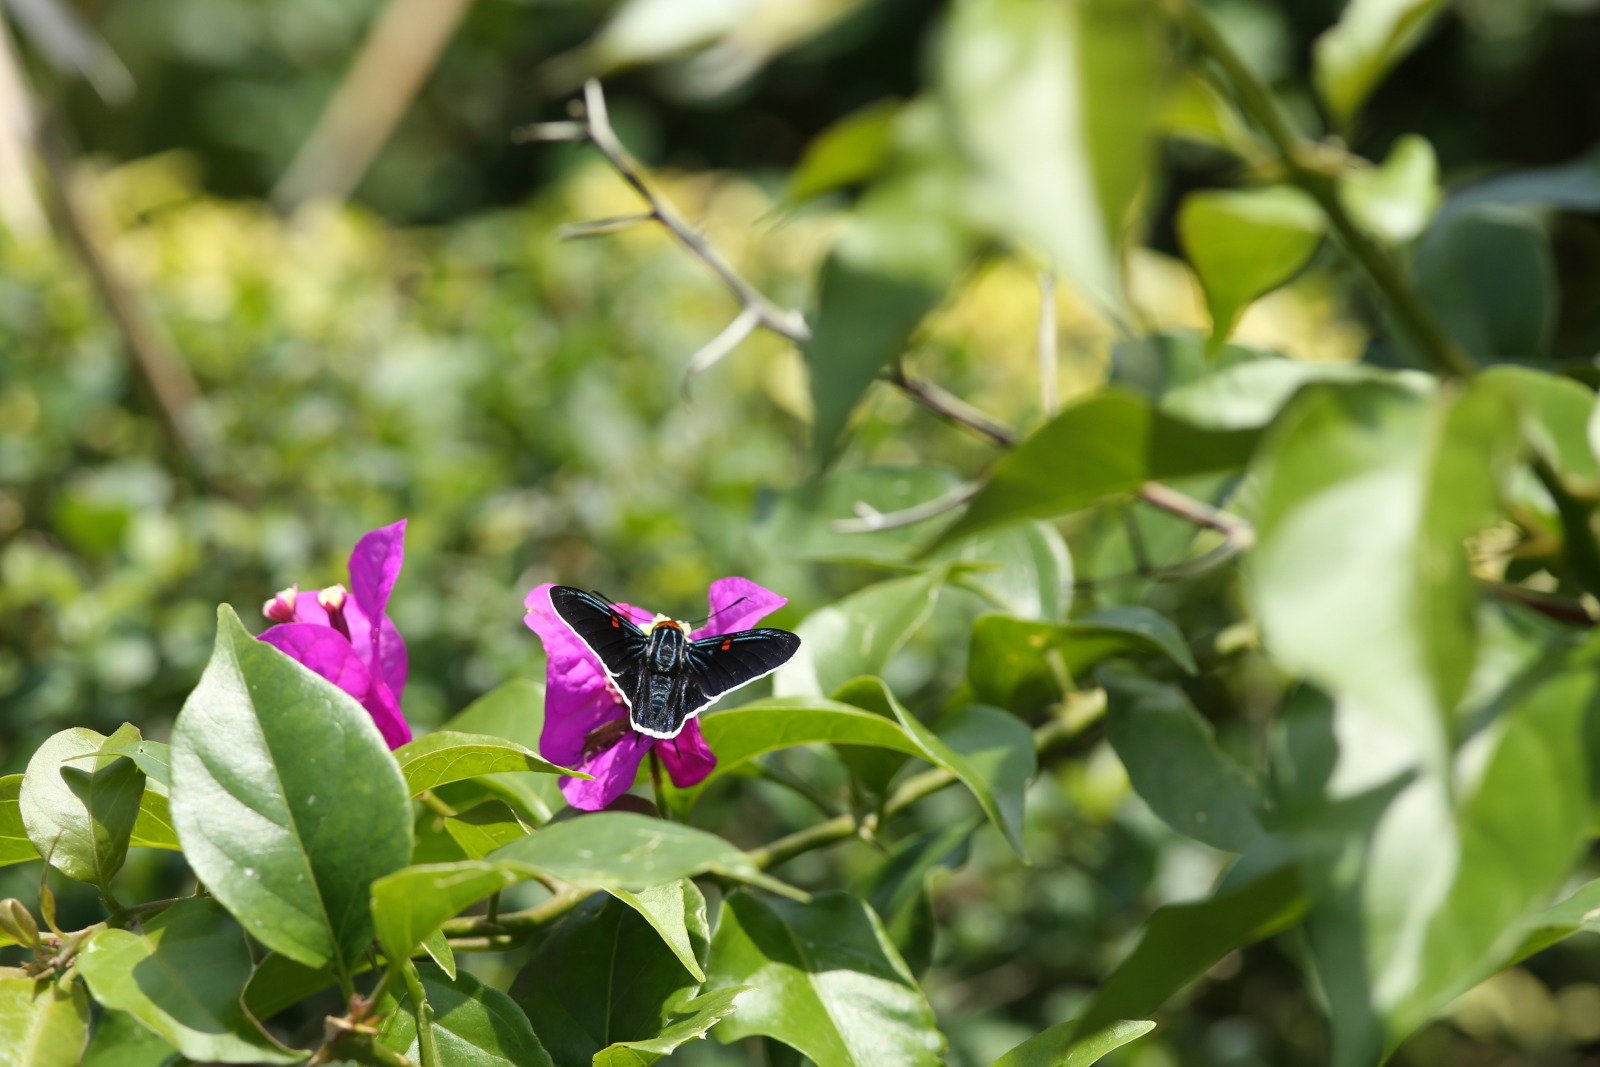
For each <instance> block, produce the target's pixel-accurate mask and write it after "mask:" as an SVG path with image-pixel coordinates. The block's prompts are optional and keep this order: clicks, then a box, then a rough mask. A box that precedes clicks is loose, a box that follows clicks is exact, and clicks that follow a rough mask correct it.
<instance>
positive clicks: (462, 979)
mask: <svg viewBox="0 0 1600 1067" xmlns="http://www.w3.org/2000/svg"><path fill="white" fill-rule="evenodd" d="M417 971H418V975H419V977H420V979H421V986H422V989H423V991H424V995H425V997H426V999H427V1002H428V1007H429V1008H430V1009H431V1017H432V1028H433V1033H432V1035H431V1037H432V1044H433V1047H434V1048H436V1049H437V1051H438V1055H439V1058H438V1059H437V1060H436V1061H434V1062H437V1063H439V1064H440V1065H441V1067H444V1065H448V1067H551V1065H550V1054H549V1053H547V1052H546V1051H545V1050H544V1046H543V1045H542V1044H540V1042H539V1038H538V1036H537V1035H535V1034H534V1032H533V1027H532V1026H531V1025H530V1024H529V1022H528V1017H527V1016H526V1015H524V1014H523V1013H522V1009H520V1008H518V1007H517V1005H516V1002H515V1001H513V1000H512V999H511V998H510V997H508V996H506V995H505V994H504V993H502V992H500V991H499V990H498V989H494V988H492V987H490V986H487V985H484V984H483V982H481V981H479V980H478V979H477V978H475V977H473V976H472V975H471V974H468V973H466V972H462V973H461V974H457V975H448V974H445V973H444V972H442V971H440V970H438V969H436V968H433V967H428V966H421V967H418V968H417ZM382 1010H384V1012H385V1015H384V1020H383V1036H382V1038H381V1040H382V1042H383V1044H384V1045H385V1046H387V1047H389V1048H391V1049H393V1050H395V1051H396V1052H398V1053H400V1054H401V1055H403V1056H405V1057H407V1058H408V1059H409V1060H411V1062H412V1063H423V1062H426V1059H425V1058H424V1056H423V1054H422V1051H421V1044H422V1042H421V1040H420V1037H419V1035H418V1033H417V1020H416V1014H415V1010H414V1008H413V1007H412V1004H411V1000H410V995H409V993H406V994H404V995H402V996H399V997H398V998H396V999H395V1000H392V1001H389V1002H387V1003H386V1004H385V1005H383V1008H382Z"/></svg>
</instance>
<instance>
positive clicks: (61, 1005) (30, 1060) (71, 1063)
mask: <svg viewBox="0 0 1600 1067" xmlns="http://www.w3.org/2000/svg"><path fill="white" fill-rule="evenodd" d="M88 1043H89V994H88V993H87V992H86V991H85V990H84V988H83V983H82V982H77V981H67V980H59V981H35V980H33V979H31V978H0V1067H78V1059H79V1057H81V1056H82V1055H83V1050H84V1047H85V1046H86V1045H88Z"/></svg>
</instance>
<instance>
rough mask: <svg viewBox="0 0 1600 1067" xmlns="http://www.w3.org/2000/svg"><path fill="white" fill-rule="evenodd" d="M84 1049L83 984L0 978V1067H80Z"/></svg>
mask: <svg viewBox="0 0 1600 1067" xmlns="http://www.w3.org/2000/svg"><path fill="white" fill-rule="evenodd" d="M47 743H48V742H47ZM88 1044H89V994H88V993H87V992H85V991H84V988H83V983H82V982H75V981H65V980H57V981H34V980H33V979H31V978H0V1067H78V1060H79V1058H80V1057H81V1056H82V1055H83V1050H84V1048H85V1047H86V1046H87V1045H88Z"/></svg>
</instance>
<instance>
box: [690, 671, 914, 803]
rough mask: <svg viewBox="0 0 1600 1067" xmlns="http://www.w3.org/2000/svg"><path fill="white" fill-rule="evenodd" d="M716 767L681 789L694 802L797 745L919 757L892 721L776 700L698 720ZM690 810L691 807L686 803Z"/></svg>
mask: <svg viewBox="0 0 1600 1067" xmlns="http://www.w3.org/2000/svg"><path fill="white" fill-rule="evenodd" d="M700 729H701V732H702V733H704V735H705V739H706V744H708V745H710V746H711V751H713V752H715V753H716V754H717V765H716V766H715V767H714V768H712V770H711V773H710V774H709V775H707V776H706V779H705V780H704V781H702V782H701V783H700V784H699V785H696V786H693V787H691V788H689V789H686V790H682V792H683V793H684V794H685V795H686V797H687V803H688V804H692V803H694V801H695V800H696V799H698V798H699V796H700V794H701V793H703V792H704V791H705V790H706V788H707V787H708V786H710V784H711V783H712V782H714V781H716V780H717V779H718V778H721V777H722V776H723V775H725V774H728V773H730V772H732V771H733V770H734V769H735V768H737V767H740V766H743V765H744V764H746V763H748V762H749V761H751V760H753V759H755V758H756V757H757V756H760V755H763V754H765V753H768V752H775V751H777V750H778V749H783V748H791V747H793V746H795V745H813V744H833V745H866V746H872V747H876V748H887V749H892V750H894V751H897V752H904V753H906V754H907V755H912V756H916V755H921V752H922V750H921V749H920V748H919V747H918V746H917V743H916V742H915V741H913V740H912V739H911V738H909V737H907V736H906V732H905V731H904V730H903V729H901V728H900V725H899V724H898V723H896V722H894V721H893V720H892V719H886V718H884V717H883V716H881V715H876V714H873V713H872V712H869V711H863V710H861V709H860V708H858V707H854V706H852V705H850V704H846V703H842V702H840V701H834V700H823V699H820V698H818V697H773V698H771V699H770V700H758V701H756V702H755V703H753V704H745V705H743V706H741V707H737V708H729V709H728V710H726V711H719V712H716V713H714V714H711V715H706V716H704V717H702V718H701V720H700ZM686 806H687V805H686Z"/></svg>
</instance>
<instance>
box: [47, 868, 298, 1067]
mask: <svg viewBox="0 0 1600 1067" xmlns="http://www.w3.org/2000/svg"><path fill="white" fill-rule="evenodd" d="M78 969H79V971H80V973H82V975H83V977H84V980H85V981H86V982H88V983H89V989H90V991H91V992H92V993H93V994H94V998H95V1000H97V1001H99V1002H100V1003H101V1004H103V1005H105V1006H106V1007H108V1008H113V1009H116V1010H118V1011H125V1012H127V1013H128V1014H130V1015H132V1016H133V1017H134V1018H136V1019H138V1020H139V1021H140V1022H142V1023H144V1024H145V1025H146V1026H148V1027H149V1028H150V1029H151V1030H154V1031H155V1032H156V1033H158V1034H160V1035H161V1036H162V1037H164V1038H166V1039H167V1040H168V1041H170V1042H172V1044H173V1045H174V1046H175V1047H176V1048H177V1049H178V1051H179V1052H181V1053H183V1054H184V1055H185V1056H187V1057H189V1058H190V1059H191V1060H195V1061H208V1060H209V1061H216V1062H220V1063H295V1062H298V1061H300V1060H303V1059H305V1058H306V1054H305V1053H303V1052H298V1051H295V1050H291V1049H285V1048H283V1047H282V1046H280V1045H279V1044H278V1043H277V1042H275V1041H273V1040H272V1039H271V1038H270V1037H268V1036H267V1035H266V1033H264V1032H263V1031H262V1030H261V1028H260V1027H259V1026H258V1025H256V1023H255V1022H254V1021H253V1020H252V1019H251V1018H250V1017H249V1016H248V1015H246V1014H245V1011H244V1008H243V1006H242V1004H241V1001H240V997H241V995H242V994H243V993H244V988H245V983H246V982H248V981H249V980H250V950H249V949H248V947H246V945H245V939H244V932H243V931H242V930H240V929H239V927H238V926H237V925H236V924H235V923H234V921H233V920H232V919H231V918H229V917H228V913H227V912H225V911H224V910H223V909H222V906H221V905H220V904H218V903H217V902H216V901H214V900H211V899H208V898H204V897H200V898H189V899H185V900H179V901H177V902H176V903H174V904H172V905H170V906H169V907H167V908H166V909H164V910H163V911H162V912H161V913H160V914H158V915H156V916H155V917H154V918H151V919H148V920H146V921H145V922H144V924H143V927H142V929H141V932H139V933H134V932H132V931H130V930H102V931H100V932H99V933H97V934H95V935H94V937H93V938H92V939H91V940H90V942H89V944H88V947H86V948H85V949H84V951H83V952H82V954H80V955H79V957H78Z"/></svg>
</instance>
